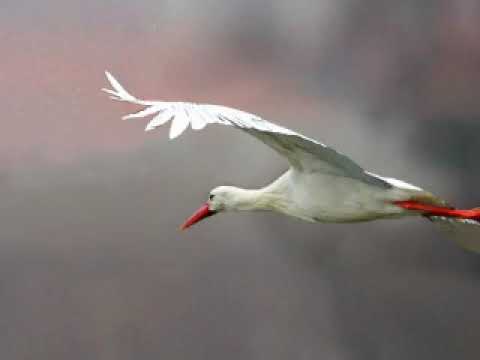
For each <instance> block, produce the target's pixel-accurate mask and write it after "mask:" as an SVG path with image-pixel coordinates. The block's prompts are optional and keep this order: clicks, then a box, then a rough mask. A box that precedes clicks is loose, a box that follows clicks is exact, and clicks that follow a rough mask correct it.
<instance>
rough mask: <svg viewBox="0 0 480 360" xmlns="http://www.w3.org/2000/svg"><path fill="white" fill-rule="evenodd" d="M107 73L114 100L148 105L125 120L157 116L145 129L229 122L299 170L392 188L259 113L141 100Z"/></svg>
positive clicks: (178, 130)
mask: <svg viewBox="0 0 480 360" xmlns="http://www.w3.org/2000/svg"><path fill="white" fill-rule="evenodd" d="M105 74H106V76H107V79H108V80H109V82H110V85H111V86H112V89H102V90H103V91H105V92H106V93H108V94H110V98H111V99H113V100H117V101H125V102H129V103H132V104H137V105H142V106H144V109H142V110H141V111H139V112H137V113H134V114H129V115H126V116H124V117H123V119H133V118H142V117H146V116H153V118H152V119H151V120H150V122H149V123H148V124H147V126H146V128H145V131H150V130H153V129H155V128H156V127H158V126H161V125H164V124H166V123H168V122H169V121H170V122H171V126H170V134H169V136H170V139H174V138H176V137H177V136H179V135H181V134H182V133H183V132H184V131H185V130H186V129H187V128H188V127H189V126H190V127H191V128H192V129H193V130H201V129H203V128H204V127H205V126H207V125H208V124H221V125H228V126H232V127H234V128H237V129H240V130H243V131H244V132H246V133H248V134H250V135H252V136H254V137H255V138H257V139H259V140H260V141H262V142H263V143H265V144H266V145H268V146H270V147H271V148H273V149H274V150H275V151H277V152H278V153H279V154H281V155H283V156H284V157H286V158H287V160H288V161H289V163H290V165H291V166H292V167H294V168H296V169H297V170H299V171H305V172H321V173H325V174H332V175H335V176H341V177H349V178H353V179H357V180H360V181H362V182H365V183H368V184H371V185H374V186H379V187H382V188H391V187H392V186H391V185H390V184H389V183H388V182H386V181H384V180H382V179H380V178H378V177H376V176H374V175H373V174H369V173H366V172H365V171H364V170H363V169H362V168H361V167H360V166H359V165H357V164H356V163H355V162H354V161H353V160H351V159H349V158H348V157H347V156H345V155H343V154H340V153H338V152H337V151H335V150H334V149H332V148H329V147H328V146H326V145H324V144H322V143H320V142H318V141H315V140H313V139H310V138H308V137H306V136H303V135H301V134H298V133H296V132H293V131H292V130H289V129H287V128H284V127H282V126H279V125H276V124H274V123H271V122H269V121H266V120H264V119H262V118H260V117H259V116H257V115H254V114H250V113H247V112H244V111H241V110H237V109H233V108H229V107H226V106H219V105H208V104H195V103H187V102H165V101H149V100H141V99H138V98H136V97H134V96H132V95H131V94H130V93H128V92H127V91H126V90H125V89H124V88H123V86H122V85H120V83H119V82H118V81H117V80H116V79H115V78H114V77H113V76H112V75H111V74H110V73H109V72H106V73H105Z"/></svg>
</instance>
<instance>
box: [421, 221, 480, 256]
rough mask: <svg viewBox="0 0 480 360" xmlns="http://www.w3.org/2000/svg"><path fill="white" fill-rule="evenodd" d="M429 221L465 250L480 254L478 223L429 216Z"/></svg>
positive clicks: (479, 227) (479, 222)
mask: <svg viewBox="0 0 480 360" xmlns="http://www.w3.org/2000/svg"><path fill="white" fill-rule="evenodd" d="M429 219H430V220H431V221H432V222H433V223H435V224H437V225H438V227H439V228H440V229H441V230H442V231H444V232H446V233H447V234H448V236H449V237H451V238H452V239H453V240H454V241H455V242H456V243H457V244H458V245H460V246H461V247H463V248H464V249H466V250H469V251H473V252H476V253H480V221H477V220H472V219H461V218H451V217H444V216H430V217H429Z"/></svg>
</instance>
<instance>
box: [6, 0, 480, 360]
mask: <svg viewBox="0 0 480 360" xmlns="http://www.w3.org/2000/svg"><path fill="white" fill-rule="evenodd" d="M479 39H480V3H479V2H478V1H476V0H457V1H446V0H444V1H440V0H437V1H430V0H422V1H418V0H415V1H414V0H403V1H396V0H388V1H385V0H371V1H353V0H342V1H339V0H322V1H306V0H297V1H286V0H269V1H253V0H244V1H242V2H225V1H220V0H211V1H188V0H175V1H174V0H169V1H157V0H140V1H136V2H135V1H113V0H110V1H94V0H85V1H76V2H73V1H72V2H68V1H64V0H46V1H37V2H33V1H19V0H15V1H13V0H2V1H1V10H0V54H1V56H0V58H1V67H0V99H1V100H0V102H1V104H2V133H1V135H0V136H1V138H0V140H1V141H0V184H1V186H0V191H1V201H0V211H1V216H0V227H1V238H0V324H1V326H0V358H1V359H36V360H41V359H49V360H51V359H72V360H75V359H79V360H80V359H82V360H83V359H112V360H114V359H115V360H122V359H136V360H142V359H175V360H176V359H275V360H280V359H346V360H347V359H365V360H367V359H368V360H371V359H478V358H479V357H480V345H479V344H480V342H479V340H480V313H479V310H478V309H479V306H478V304H479V301H480V258H479V257H478V256H477V255H472V254H469V253H466V252H464V251H463V250H461V249H460V248H458V247H457V246H456V245H455V244H454V243H453V242H451V241H450V240H448V239H447V238H445V237H444V236H443V235H442V234H441V233H438V232H437V231H436V229H435V228H434V227H432V226H431V224H429V223H428V222H426V221H422V220H421V219H418V220H415V219H408V220H399V221H380V222H373V223H366V224H355V225H335V224H333V225H332V224H330V225H311V224H307V223H301V222H298V221H296V220H292V219H288V218H285V217H281V216H277V215H273V214H258V213H257V214H237V215H223V216H219V217H216V218H214V219H212V220H210V221H205V222H204V223H202V224H201V225H199V226H197V227H195V228H193V229H192V231H190V232H184V233H181V232H179V231H178V230H177V229H178V225H179V224H180V223H181V222H182V221H183V220H184V218H185V217H186V216H188V215H190V213H191V212H192V211H193V210H194V209H196V208H197V207H198V206H199V205H200V204H201V203H202V202H203V201H204V200H205V198H206V196H207V194H208V191H209V190H210V189H211V188H213V187H215V186H217V185H222V184H223V185H225V184H235V185H239V186H243V187H258V186H262V185H264V184H266V183H267V182H269V181H270V180H271V179H273V178H275V177H276V176H278V175H279V174H280V173H281V172H282V171H283V170H285V169H286V163H285V162H284V161H283V159H281V158H279V157H278V156H277V155H276V154H274V153H273V152H271V150H270V149H268V148H266V147H265V146H263V145H262V144H260V143H257V142H256V141H255V140H253V139H250V138H248V137H246V136H244V135H243V134H242V133H238V132H235V131H232V130H231V129H223V128H221V127H219V128H209V129H208V130H207V131H205V132H200V133H193V132H189V133H186V134H185V135H184V136H182V137H180V138H179V139H178V140H177V141H175V142H169V141H168V139H167V138H168V136H167V132H168V130H167V129H159V130H158V131H156V132H152V133H148V134H146V133H144V132H143V127H144V126H145V124H146V122H145V121H143V120H137V121H132V122H122V121H120V116H121V115H123V114H125V113H127V112H132V111H135V110H136V108H135V107H132V106H129V105H126V104H121V103H113V102H111V101H110V100H108V98H107V97H106V96H105V95H104V94H102V93H101V92H100V91H99V89H100V88H101V87H103V86H105V85H106V81H105V79H104V75H103V71H104V70H106V69H108V70H110V71H112V73H113V74H115V75H116V76H117V77H118V78H119V79H120V80H121V81H122V82H123V83H124V84H125V86H126V87H127V88H128V89H130V90H131V91H132V92H133V93H134V94H136V95H138V96H141V97H147V98H160V99H165V100H193V101H197V102H209V103H217V104H223V105H229V106H234V107H238V108H241V109H244V110H248V111H251V112H254V113H257V114H259V115H262V116H263V117H265V118H267V119H271V120H273V121H276V122H279V123H281V124H283V125H285V126H287V127H291V128H293V129H295V130H298V131H301V132H304V133H306V134H307V135H308V136H311V137H314V138H317V139H319V140H321V141H324V142H325V143H327V144H330V145H332V146H334V147H336V148H337V149H338V150H340V151H342V152H344V153H347V154H350V155H351V156H352V157H353V158H354V159H355V160H357V161H358V162H359V163H360V164H361V165H362V166H364V167H366V168H368V169H370V170H372V171H374V172H378V173H380V174H383V175H388V176H394V177H398V178H402V179H404V180H407V181H410V182H413V183H415V184H418V185H420V186H423V187H425V188H427V189H429V190H431V191H432V192H434V193H436V194H438V195H441V196H443V197H444V198H446V199H447V200H449V201H450V202H452V203H453V204H455V205H457V206H463V207H474V206H479V205H480V188H479V186H478V184H479V182H480V166H479V160H478V149H479V148H480V135H479V134H480V101H479V98H480V40H479Z"/></svg>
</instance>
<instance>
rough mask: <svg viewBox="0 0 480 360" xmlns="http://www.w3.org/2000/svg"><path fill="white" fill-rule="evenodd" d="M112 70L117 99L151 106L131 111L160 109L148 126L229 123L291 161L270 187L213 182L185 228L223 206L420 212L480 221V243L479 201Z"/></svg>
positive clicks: (176, 130) (462, 222)
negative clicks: (171, 98) (456, 201)
mask: <svg viewBox="0 0 480 360" xmlns="http://www.w3.org/2000/svg"><path fill="white" fill-rule="evenodd" d="M106 75H107V78H108V80H109V81H110V84H111V85H112V88H113V90H110V89H104V91H105V92H107V93H109V94H110V95H111V98H112V99H114V100H119V101H126V102H129V103H133V104H138V105H142V106H143V107H144V109H143V110H141V111H139V112H137V113H134V114H130V115H127V116H125V117H124V119H131V118H141V117H145V116H149V115H153V119H152V120H151V121H150V122H149V123H148V125H147V127H146V130H147V131H149V130H153V129H155V128H156V127H158V126H161V125H164V124H166V123H168V122H169V121H171V124H172V125H171V127H170V138H175V137H177V136H179V135H180V134H181V133H182V132H183V131H185V130H186V129H187V128H188V127H189V126H191V128H192V129H193V130H200V129H203V128H204V127H205V126H207V125H208V124H222V125H228V126H232V127H234V128H237V129H240V130H242V131H244V132H246V133H247V134H249V135H252V136H254V137H255V138H257V139H258V140H260V141H262V142H263V143H265V144H266V145H268V146H270V147H271V148H272V149H273V150H275V151H276V152H278V153H279V154H280V155H282V156H284V157H285V158H286V159H287V161H288V162H289V164H290V168H289V170H288V171H286V172H285V173H284V174H283V175H282V176H280V177H279V178H278V179H276V180H275V181H273V182H272V183H271V184H269V185H267V186H265V187H263V188H259V189H254V190H248V189H241V188H237V187H231V186H220V187H217V188H215V189H213V190H212V191H211V193H210V198H209V200H208V202H207V203H206V204H205V205H203V206H202V207H201V208H200V209H199V210H198V211H197V212H196V213H195V214H194V215H192V217H190V218H189V219H188V220H187V221H186V222H185V224H184V225H183V228H187V227H189V226H191V225H193V224H194V223H196V222H198V221H200V220H201V219H203V218H205V217H207V216H210V215H213V214H215V213H217V212H220V211H274V212H278V213H281V214H284V215H288V216H291V217H295V218H299V219H302V220H305V221H308V222H337V223H345V222H359V221H369V220H375V219H383V218H397V217H403V216H412V215H421V216H426V217H428V218H429V219H431V220H432V221H436V222H441V223H442V224H444V225H445V224H447V223H448V227H449V228H450V229H452V228H453V229H454V228H455V227H457V226H461V227H462V230H465V227H468V228H469V229H474V235H473V236H476V237H477V238H478V241H475V242H474V244H475V245H474V246H472V245H469V246H467V247H468V248H469V249H472V250H476V251H479V250H480V232H479V230H480V209H472V210H455V209H453V208H451V207H450V206H448V205H447V204H446V203H445V202H444V201H443V200H441V199H439V198H437V197H435V196H434V195H432V194H431V193H429V192H427V191H425V190H423V189H421V188H419V187H417V186H414V185H411V184H409V183H406V182H404V181H401V180H397V179H393V178H386V177H382V176H379V175H375V174H373V173H370V172H367V171H365V170H363V169H362V168H361V167H360V166H359V165H358V164H356V163H355V162H354V161H353V160H351V159H350V158H348V157H347V156H345V155H343V154H341V153H338V152H337V151H335V150H333V149H332V148H330V147H328V146H326V145H324V144H322V143H320V142H317V141H315V140H313V139H310V138H308V137H306V136H303V135H301V134H298V133H296V132H293V131H292V130H290V129H287V128H284V127H281V126H278V125H276V124H273V123H271V122H269V121H266V120H264V119H262V118H260V117H258V116H256V115H253V114H249V113H246V112H243V111H240V110H236V109H232V108H228V107H224V106H217V105H200V104H194V103H184V102H163V101H147V100H140V99H137V98H136V97H134V96H132V95H131V94H130V93H128V92H127V91H126V90H125V89H124V88H123V87H122V86H121V85H120V84H119V83H118V81H117V80H116V79H115V78H114V77H113V76H112V75H111V74H109V73H108V72H107V73H106ZM461 243H462V242H461ZM462 244H463V243H462ZM469 244H470V242H469ZM477 246H478V247H477Z"/></svg>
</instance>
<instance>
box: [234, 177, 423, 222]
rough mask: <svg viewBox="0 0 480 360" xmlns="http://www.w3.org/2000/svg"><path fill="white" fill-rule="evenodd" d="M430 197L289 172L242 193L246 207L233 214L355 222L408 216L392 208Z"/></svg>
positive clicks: (408, 190) (420, 192)
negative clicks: (271, 213) (248, 212)
mask: <svg viewBox="0 0 480 360" xmlns="http://www.w3.org/2000/svg"><path fill="white" fill-rule="evenodd" d="M415 196H419V197H422V196H424V197H428V196H431V195H430V194H428V193H427V192H424V191H423V190H421V189H419V188H408V187H405V188H401V187H398V186H393V185H392V187H390V188H383V187H382V188H379V187H376V186H373V185H371V184H366V183H363V182H359V181H357V180H354V179H351V178H348V177H338V176H334V175H329V174H321V173H317V172H314V173H308V172H307V173H306V172H300V171H298V170H295V169H290V170H288V171H287V172H285V173H284V174H283V175H282V176H280V177H279V178H278V179H277V180H275V181H274V182H273V183H271V184H269V185H268V186H266V187H264V188H260V189H257V190H245V189H242V190H241V191H239V192H238V193H237V197H239V198H248V199H249V201H248V202H247V203H250V204H252V206H251V207H249V206H243V207H242V206H241V207H240V208H237V209H235V210H273V211H276V212H279V213H282V214H285V215H289V216H292V217H296V218H299V219H302V220H305V221H309V222H358V221H368V220H374V219H380V218H391V217H400V216H406V215H411V214H412V212H409V211H407V210H405V209H403V208H401V207H399V206H396V205H395V204H394V202H395V201H403V200H409V199H412V197H415Z"/></svg>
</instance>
